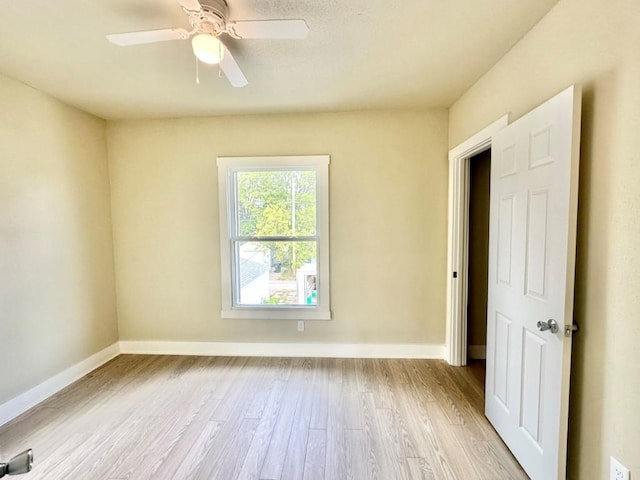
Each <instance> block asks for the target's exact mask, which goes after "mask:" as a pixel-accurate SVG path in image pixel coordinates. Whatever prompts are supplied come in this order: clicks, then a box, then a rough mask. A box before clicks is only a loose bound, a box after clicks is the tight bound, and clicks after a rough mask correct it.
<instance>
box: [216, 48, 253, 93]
mask: <svg viewBox="0 0 640 480" xmlns="http://www.w3.org/2000/svg"><path fill="white" fill-rule="evenodd" d="M220 68H221V69H222V71H223V72H224V74H225V76H226V77H227V79H228V80H229V83H231V85H232V86H234V87H244V86H246V85H247V84H248V83H249V82H248V81H247V77H245V76H244V73H242V70H240V67H239V66H238V63H237V62H236V60H235V58H233V55H231V52H230V51H229V49H228V48H227V47H224V55H223V56H222V61H221V62H220Z"/></svg>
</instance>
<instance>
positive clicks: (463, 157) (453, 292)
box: [445, 115, 509, 366]
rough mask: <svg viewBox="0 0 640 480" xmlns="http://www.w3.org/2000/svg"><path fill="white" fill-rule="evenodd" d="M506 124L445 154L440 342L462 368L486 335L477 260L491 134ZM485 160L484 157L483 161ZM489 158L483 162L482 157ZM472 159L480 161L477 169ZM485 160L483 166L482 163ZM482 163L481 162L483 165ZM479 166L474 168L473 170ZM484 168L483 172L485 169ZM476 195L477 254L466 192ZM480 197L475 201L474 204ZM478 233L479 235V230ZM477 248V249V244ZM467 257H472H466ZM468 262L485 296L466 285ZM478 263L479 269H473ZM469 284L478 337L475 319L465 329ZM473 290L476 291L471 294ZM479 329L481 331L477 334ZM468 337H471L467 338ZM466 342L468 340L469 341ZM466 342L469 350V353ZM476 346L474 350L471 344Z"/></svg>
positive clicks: (495, 124) (480, 254) (501, 120)
mask: <svg viewBox="0 0 640 480" xmlns="http://www.w3.org/2000/svg"><path fill="white" fill-rule="evenodd" d="M508 123H509V115H504V116H503V117H501V118H499V119H498V120H496V121H495V122H493V123H492V124H491V125H489V126H487V127H486V128H484V129H483V130H481V131H480V132H478V133H477V134H475V135H473V136H472V137H470V138H469V139H467V140H465V141H464V142H462V143H461V144H460V145H458V146H457V147H455V148H454V149H452V150H451V151H450V152H449V235H448V244H449V248H448V254H447V276H448V279H447V333H446V340H445V342H446V343H445V352H446V360H447V361H448V362H449V364H451V365H454V366H464V365H466V364H467V357H468V356H469V357H470V358H472V357H475V356H484V355H482V354H483V353H484V351H483V349H482V348H481V347H482V345H483V343H484V342H482V343H479V342H480V341H481V340H480V339H479V338H486V277H487V275H486V267H484V268H485V273H482V262H479V263H480V264H479V265H478V262H476V258H478V259H480V258H482V257H484V264H485V265H486V264H487V263H488V257H489V255H488V228H489V216H488V209H489V193H490V192H489V191H488V182H489V179H490V175H489V172H490V171H491V163H490V162H491V160H490V159H491V139H492V137H493V135H494V134H495V133H497V132H498V131H500V130H502V129H503V128H504V127H506V126H507V124H508ZM483 158H484V160H483ZM487 158H488V160H487ZM475 161H479V162H481V165H480V166H478V167H476V165H475ZM487 161H488V164H487V163H486V162H487ZM482 162H484V163H482ZM472 164H474V166H473V168H474V171H475V175H474V177H475V178H472V176H471V175H472V173H471V168H472ZM478 170H479V171H478ZM485 170H486V171H485ZM485 173H486V174H487V175H488V176H487V178H486V179H484V180H483V178H482V175H483V174H485ZM472 180H473V181H476V180H480V181H481V183H485V184H486V185H487V186H486V188H484V190H485V191H484V193H482V192H483V187H480V188H479V189H478V188H475V189H473V191H472V189H471V181H472ZM472 193H474V194H475V193H478V194H479V195H481V196H482V197H483V201H486V203H487V205H486V213H485V215H486V220H483V219H482V215H481V214H479V215H475V216H474V221H476V220H477V221H478V222H485V221H486V225H485V226H484V228H485V229H486V232H487V239H486V246H485V247H484V248H485V251H484V252H482V243H481V242H477V241H476V239H475V237H473V238H471V235H470V231H469V228H468V227H469V222H470V213H473V212H470V208H469V207H470V195H471V194H472ZM478 202H480V201H477V202H474V206H475V205H476V204H477V203H478ZM480 235H482V234H480ZM470 242H471V243H472V247H473V251H470V249H469V245H470ZM476 247H477V248H476ZM470 255H473V258H472V259H470ZM470 262H472V263H473V265H472V270H473V273H474V278H476V277H480V276H482V275H484V277H485V282H484V285H485V286H484V289H485V291H484V294H483V293H482V288H483V286H482V283H478V282H473V284H472V285H470V276H469V266H470ZM476 267H479V268H476ZM470 287H471V288H473V289H474V291H473V292H472V295H473V297H474V299H473V304H472V307H471V308H472V309H473V311H474V320H473V321H474V322H475V321H476V320H475V319H476V316H475V313H476V312H480V313H479V318H480V319H482V318H483V315H484V332H485V333H484V337H478V335H482V331H483V326H482V325H481V323H482V322H480V324H478V328H476V324H475V323H474V325H473V326H471V331H470V332H469V329H468V322H467V317H468V313H469V293H470V290H469V288H470ZM476 294H477V295H476ZM483 295H484V297H485V299H484V302H485V303H484V307H482V305H478V304H477V302H476V299H477V296H480V298H482V296H483ZM478 330H479V332H480V333H478ZM469 335H473V337H470V336H469ZM469 340H471V341H469ZM469 346H473V347H474V348H473V349H471V350H472V351H471V352H470V351H469ZM475 347H479V348H475Z"/></svg>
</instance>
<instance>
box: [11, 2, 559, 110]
mask: <svg viewBox="0 0 640 480" xmlns="http://www.w3.org/2000/svg"><path fill="white" fill-rule="evenodd" d="M228 2H229V6H230V10H231V14H230V20H257V19H287V18H289V19H291V18H302V19H305V20H306V22H307V24H308V25H309V28H310V34H309V37H308V38H307V39H306V40H233V39H228V41H227V42H226V43H227V45H228V48H229V50H230V51H232V53H233V54H234V56H235V58H236V60H237V62H238V64H239V65H240V67H241V68H242V70H243V72H244V74H245V75H246V77H247V79H248V80H249V85H248V86H246V87H244V88H233V87H231V85H229V83H228V81H227V80H226V78H224V76H222V78H219V77H218V71H217V68H216V67H208V68H201V71H200V78H201V82H200V85H196V84H195V60H194V57H193V53H192V51H191V45H190V42H189V41H188V40H178V41H174V42H163V43H158V44H151V45H139V46H134V47H118V46H115V45H112V44H110V43H109V42H108V41H107V40H106V39H105V34H107V33H120V32H130V31H137V30H150V29H158V28H167V27H183V28H187V29H188V28H189V24H188V21H187V17H186V15H185V14H184V12H183V11H182V9H181V8H180V7H179V5H178V3H177V1H176V0H55V1H53V0H20V1H10V0H0V73H3V74H5V75H7V76H9V77H12V78H14V79H17V80H20V81H22V82H24V83H26V84H28V85H31V86H33V87H35V88H37V89H39V90H42V91H44V92H47V93H49V94H50V95H52V96H54V97H56V98H58V99H60V100H62V101H64V102H65V103H68V104H70V105H74V106H76V107H79V108H80V109H82V110H86V111H88V112H90V113H93V114H95V115H98V116H100V117H103V118H107V119H121V118H149V117H183V116H199V115H224V114H243V113H267V112H296V111H323V110H356V109H357V110H362V109H367V110H368V109H376V108H415V107H447V106H449V105H451V103H452V102H453V101H455V100H456V99H457V98H458V97H459V96H460V95H461V94H462V93H463V92H464V91H465V90H466V89H467V88H469V87H470V86H471V85H472V84H473V83H474V82H475V81H476V80H477V79H478V78H479V77H480V76H481V75H482V74H483V73H484V72H486V71H487V70H488V69H489V68H490V67H491V66H492V65H494V64H495V63H496V62H497V61H498V60H499V59H500V58H501V57H502V56H503V55H504V54H505V53H506V52H507V51H508V50H509V49H510V48H511V47H512V46H513V45H514V44H515V43H516V42H517V41H518V40H519V39H520V38H521V37H522V36H523V35H524V34H525V33H526V32H527V31H528V30H529V29H531V27H533V25H535V24H536V22H538V20H539V19H540V18H542V17H543V16H544V15H545V14H546V13H547V12H548V11H549V10H550V9H551V8H552V7H553V6H554V5H555V3H556V2H557V0H517V1H516V0H397V1H394V0H228ZM202 3H206V0H203V1H202ZM227 38H228V37H227Z"/></svg>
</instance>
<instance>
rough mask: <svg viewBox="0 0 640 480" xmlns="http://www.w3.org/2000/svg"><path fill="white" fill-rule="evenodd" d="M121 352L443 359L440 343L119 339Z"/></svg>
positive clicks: (442, 347) (442, 349)
mask: <svg viewBox="0 0 640 480" xmlns="http://www.w3.org/2000/svg"><path fill="white" fill-rule="evenodd" d="M120 353H135V354H146V355H204V356H223V357H224V356H239V357H327V358H429V359H442V358H444V346H443V345H430V344H365V343H219V342H159V341H158V342H154V341H140V342H138V341H121V342H120Z"/></svg>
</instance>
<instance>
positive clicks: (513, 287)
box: [485, 87, 580, 480]
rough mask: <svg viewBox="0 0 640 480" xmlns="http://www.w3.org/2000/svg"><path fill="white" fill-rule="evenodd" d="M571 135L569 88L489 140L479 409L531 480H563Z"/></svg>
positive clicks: (573, 213) (574, 122)
mask: <svg viewBox="0 0 640 480" xmlns="http://www.w3.org/2000/svg"><path fill="white" fill-rule="evenodd" d="M579 131H580V91H579V89H578V88H577V87H571V88H569V89H567V90H565V91H564V92H562V93H560V94H559V95H557V96H556V97H554V98H552V99H551V100H549V101H548V102H546V103H545V104H543V105H541V106H540V107H538V108H536V109H535V110H533V111H531V112H530V113H528V114H527V115H524V116H523V117H522V118H520V119H519V120H517V121H516V122H514V123H512V124H511V125H509V126H507V127H506V128H504V129H503V130H502V131H500V132H498V133H497V134H496V135H495V136H494V137H493V140H492V152H493V158H492V165H495V168H493V169H492V173H491V206H490V226H489V298H488V311H487V319H488V325H487V388H486V391H487V395H486V408H485V411H486V414H487V417H488V418H489V420H490V421H491V422H492V423H493V425H494V426H495V427H496V430H497V431H498V433H499V434H500V435H501V436H502V438H503V439H504V441H505V443H506V444H507V445H508V446H509V448H510V449H511V451H512V452H513V453H514V455H515V456H516V458H517V459H518V461H519V462H520V463H521V464H522V466H523V468H524V469H525V470H526V471H527V473H528V474H529V476H530V477H531V478H532V479H533V480H553V479H559V478H564V477H565V468H566V440H567V438H566V435H567V421H568V402H569V375H570V358H571V338H570V337H565V336H564V335H563V333H564V329H563V326H564V325H565V324H571V323H572V321H573V276H574V271H573V269H574V262H575V228H576V217H577V186H578V144H579ZM549 319H554V320H555V321H556V322H557V324H558V325H559V330H558V331H557V332H552V331H551V330H549V329H547V330H544V331H541V330H540V329H539V328H538V325H537V324H538V322H544V323H546V322H547V321H548V320H549Z"/></svg>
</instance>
